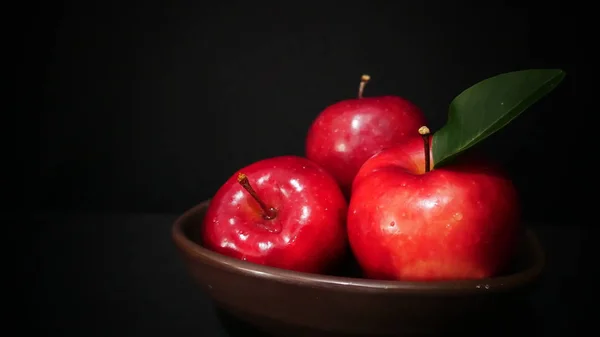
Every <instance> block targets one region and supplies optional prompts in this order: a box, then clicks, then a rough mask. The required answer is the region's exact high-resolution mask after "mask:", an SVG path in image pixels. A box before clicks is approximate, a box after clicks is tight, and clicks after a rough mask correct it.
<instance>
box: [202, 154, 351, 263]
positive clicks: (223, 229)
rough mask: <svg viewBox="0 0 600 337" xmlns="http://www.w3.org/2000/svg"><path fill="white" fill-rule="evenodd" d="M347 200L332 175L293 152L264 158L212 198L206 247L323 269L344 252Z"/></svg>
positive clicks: (241, 256)
mask: <svg viewBox="0 0 600 337" xmlns="http://www.w3.org/2000/svg"><path fill="white" fill-rule="evenodd" d="M346 215H347V202H346V199H345V198H344V195H343V193H342V191H341V190H340V188H339V186H338V185H337V182H336V181H335V179H334V178H333V177H332V176H331V175H330V174H329V173H328V172H327V171H325V170H324V169H323V168H321V167H320V166H318V165H317V164H315V163H314V162H312V161H310V160H308V159H306V158H303V157H297V156H280V157H274V158H268V159H263V160H260V161H258V162H255V163H253V164H250V165H248V166H247V167H245V168H243V169H241V170H240V171H239V172H238V173H236V174H235V175H233V176H232V177H231V178H229V179H228V180H227V181H226V182H225V183H224V184H223V185H222V186H221V187H220V188H219V190H218V191H217V193H216V194H215V195H214V197H213V198H212V199H211V201H210V204H209V207H208V210H207V213H206V216H205V218H204V222H203V226H202V240H203V244H204V246H205V247H207V248H208V249H211V250H213V251H215V252H218V253H221V254H224V255H227V256H230V257H234V258H237V259H240V260H245V261H249V262H253V263H257V264H262V265H267V266H271V267H277V268H283V269H288V270H295V271H301V272H309V273H326V272H327V271H328V270H329V269H330V268H333V267H334V266H335V265H336V264H337V263H338V262H340V260H341V259H342V258H343V257H344V255H345V253H346V252H347V247H348V244H347V235H346V223H345V221H346Z"/></svg>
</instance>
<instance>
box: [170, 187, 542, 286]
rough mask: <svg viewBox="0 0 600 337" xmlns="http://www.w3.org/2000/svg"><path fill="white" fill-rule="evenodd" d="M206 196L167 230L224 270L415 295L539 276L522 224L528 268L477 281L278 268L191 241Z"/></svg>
mask: <svg viewBox="0 0 600 337" xmlns="http://www.w3.org/2000/svg"><path fill="white" fill-rule="evenodd" d="M209 203H210V199H207V200H205V201H202V202H200V203H198V204H197V205H195V206H194V207H192V208H190V209H188V210H187V211H185V212H184V213H183V214H181V215H180V216H179V217H177V218H176V220H175V221H174V223H173V225H172V229H171V238H172V240H173V241H174V243H175V245H176V246H177V248H178V249H179V250H180V252H181V253H183V254H185V255H188V256H192V257H194V260H195V261H196V260H197V259H199V260H201V261H202V263H204V264H209V265H211V266H213V267H217V268H220V269H222V270H226V271H228V272H231V273H233V274H237V275H240V276H250V277H255V278H261V279H268V280H270V281H275V282H279V283H287V284H293V285H299V286H309V287H316V288H336V289H339V290H348V291H358V290H360V291H363V292H365V291H367V292H368V291H372V292H381V291H385V292H386V293H405V294H406V293H419V294H421V295H422V294H453V295H454V294H480V293H482V292H486V293H489V292H505V291H510V290H512V289H515V288H521V287H523V286H524V285H528V284H530V283H533V282H534V281H535V280H536V279H538V277H539V276H540V275H541V273H542V271H543V269H544V266H545V263H546V257H545V253H544V251H543V249H542V246H541V244H540V242H539V240H538V238H537V236H536V235H535V233H534V232H533V231H532V230H531V228H528V227H526V226H525V239H526V240H527V241H529V244H530V245H532V246H533V247H532V248H533V252H534V253H533V255H534V263H533V265H532V266H531V267H529V268H527V269H524V270H521V271H519V272H516V273H512V274H509V275H503V276H498V277H492V278H486V279H480V280H449V281H428V282H420V281H393V280H374V279H366V278H365V279H363V278H355V277H346V276H333V275H323V274H312V273H305V272H298V271H293V270H287V269H282V268H276V267H270V266H265V265H259V264H255V263H251V262H248V261H242V260H239V259H235V258H233V257H229V256H226V255H222V254H219V253H217V252H213V251H211V250H209V249H207V248H204V247H202V246H201V245H199V244H197V243H196V242H194V241H193V240H192V239H190V238H189V237H188V236H187V235H186V234H185V229H184V228H185V227H186V226H185V225H186V224H188V225H189V221H188V220H189V219H190V218H191V217H192V216H194V215H196V214H198V213H201V212H203V211H204V210H205V209H206V208H208V205H209Z"/></svg>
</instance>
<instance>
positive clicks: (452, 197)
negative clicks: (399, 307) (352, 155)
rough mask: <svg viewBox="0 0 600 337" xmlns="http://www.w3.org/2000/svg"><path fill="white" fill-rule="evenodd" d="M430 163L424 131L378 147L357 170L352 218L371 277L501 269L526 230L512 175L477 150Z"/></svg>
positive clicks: (355, 241)
mask: <svg viewBox="0 0 600 337" xmlns="http://www.w3.org/2000/svg"><path fill="white" fill-rule="evenodd" d="M430 139H431V138H430ZM431 166H433V163H432V164H431ZM424 171H425V155H424V145H423V140H422V138H420V137H418V136H417V137H415V138H414V139H411V140H409V141H407V142H405V143H404V144H402V145H398V146H395V147H393V148H390V149H386V150H383V151H381V152H380V153H378V154H376V155H374V156H373V157H372V158H370V159H369V160H368V161H367V162H365V164H364V165H363V167H361V170H360V172H359V173H358V174H357V176H356V179H355V181H354V185H353V190H352V197H351V200H350V205H349V210H348V222H347V226H348V237H349V242H350V246H351V249H352V251H353V253H354V255H355V257H356V259H357V261H358V263H359V265H360V266H361V268H362V270H363V272H364V274H365V277H368V278H373V279H384V280H401V281H445V280H465V279H483V278H486V277H493V276H495V275H498V273H500V272H501V271H502V269H503V268H504V267H505V266H506V264H507V263H508V261H509V259H510V258H511V256H512V254H513V252H514V245H515V243H516V240H517V237H518V235H519V231H520V228H519V217H520V207H519V202H518V195H517V191H516V189H515V187H514V186H513V184H512V183H511V181H510V180H509V179H508V178H507V176H506V174H505V173H504V172H503V171H502V170H501V169H500V168H499V166H497V165H495V164H492V162H491V161H488V160H487V159H485V158H484V157H480V156H478V155H476V154H475V155H473V154H471V155H463V156H461V157H459V159H458V160H456V161H455V162H454V163H452V164H450V165H448V166H446V167H440V168H439V169H433V170H431V171H430V172H424Z"/></svg>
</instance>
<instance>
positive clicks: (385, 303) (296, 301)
mask: <svg viewBox="0 0 600 337" xmlns="http://www.w3.org/2000/svg"><path fill="white" fill-rule="evenodd" d="M208 203H209V201H205V202H202V203H200V204H199V205H197V206H196V207H194V208H192V209H190V210H188V211H187V212H185V213H184V214H183V215H181V216H180V217H179V218H178V219H177V220H176V221H175V223H174V225H173V228H172V238H173V240H174V243H175V245H176V247H177V249H178V251H179V253H180V255H181V257H182V259H183V261H184V263H185V266H186V268H187V270H188V272H189V273H190V275H191V276H192V278H193V280H194V281H195V282H196V283H197V285H198V286H199V288H200V289H201V290H202V291H204V292H205V293H206V294H207V295H209V296H210V298H211V299H212V300H213V303H214V304H215V306H216V307H217V308H218V309H219V312H222V313H223V315H225V316H226V317H229V320H230V321H231V319H233V320H237V321H239V322H240V324H249V325H244V326H245V328H244V333H243V334H240V336H242V335H244V336H248V334H249V331H248V330H247V329H250V327H255V328H256V329H257V330H258V331H261V332H263V333H264V334H265V336H281V337H283V336H286V337H294V336H311V337H321V336H323V337H325V336H327V337H362V336H365V337H366V336H370V337H380V336H381V337H383V336H414V335H448V334H449V333H461V334H462V335H463V336H464V335H465V334H469V333H473V334H476V335H486V336H490V335H504V334H506V333H509V334H510V333H519V334H521V333H527V332H526V330H527V329H528V327H529V328H531V327H532V324H533V323H532V319H533V315H530V314H528V313H527V310H528V306H527V302H526V296H524V295H525V294H526V293H527V292H528V291H529V290H531V287H532V286H533V285H534V284H535V283H536V281H537V280H538V279H539V277H540V275H541V272H542V270H543V267H544V263H545V258H544V252H543V250H542V247H541V245H540V244H539V241H538V239H537V237H536V236H535V234H534V233H533V232H532V231H531V229H525V230H524V232H523V236H522V240H521V243H520V246H519V249H518V251H517V254H516V257H515V259H514V261H512V263H511V267H510V268H509V270H508V271H507V272H505V273H504V274H503V275H500V276H498V277H493V278H489V279H482V280H465V281H443V282H404V281H380V280H369V279H363V278H360V277H359V276H356V275H358V274H357V273H356V272H357V270H358V269H357V266H356V264H353V262H352V261H349V262H348V264H347V265H346V269H344V270H341V271H339V273H336V275H318V274H308V273H299V272H295V271H289V270H284V269H279V268H272V267H268V266H262V265H258V264H254V263H250V262H246V261H241V260H238V259H234V258H230V257H227V256H224V255H221V254H218V253H215V252H213V251H210V250H208V249H206V248H204V247H202V244H201V240H200V239H199V238H200V235H199V233H200V227H201V224H202V220H203V218H204V215H205V212H206V209H207V207H208ZM227 324H232V323H231V322H228V323H227Z"/></svg>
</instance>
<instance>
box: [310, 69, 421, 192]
mask: <svg viewBox="0 0 600 337" xmlns="http://www.w3.org/2000/svg"><path fill="white" fill-rule="evenodd" d="M369 80H370V77H369V76H368V75H363V76H362V79H361V82H360V86H359V90H358V98H354V99H347V100H343V101H339V102H337V103H334V104H332V105H330V106H328V107H327V108H325V109H324V110H323V111H322V112H321V113H320V114H319V115H318V116H317V118H316V119H315V120H314V121H313V123H312V124H311V126H310V128H309V131H308V135H307V138H306V144H305V146H306V157H307V158H308V159H311V160H312V161H314V162H316V163H317V164H319V165H320V166H321V167H323V168H325V169H326V170H327V171H329V172H330V173H331V174H332V175H333V176H334V178H335V179H336V180H337V181H338V183H339V185H340V186H341V187H342V190H343V191H344V193H346V195H347V196H348V195H349V192H350V186H351V185H352V181H353V179H354V176H355V175H356V173H357V172H358V170H359V168H360V167H361V165H362V164H363V163H364V162H365V161H366V160H367V159H368V158H369V157H371V156H372V155H374V154H375V153H377V152H379V151H380V150H382V149H384V148H386V147H390V146H392V145H394V144H397V143H401V142H403V141H404V140H405V139H407V138H408V137H409V136H410V135H411V133H413V132H414V130H416V129H417V128H419V127H420V126H421V125H423V124H425V123H426V122H425V116H424V114H423V112H422V111H421V109H420V108H419V107H417V106H416V105H415V104H414V103H412V102H410V101H409V100H407V99H405V98H402V97H399V96H393V95H387V96H377V97H363V91H364V88H365V85H366V83H367V82H368V81H369Z"/></svg>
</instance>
